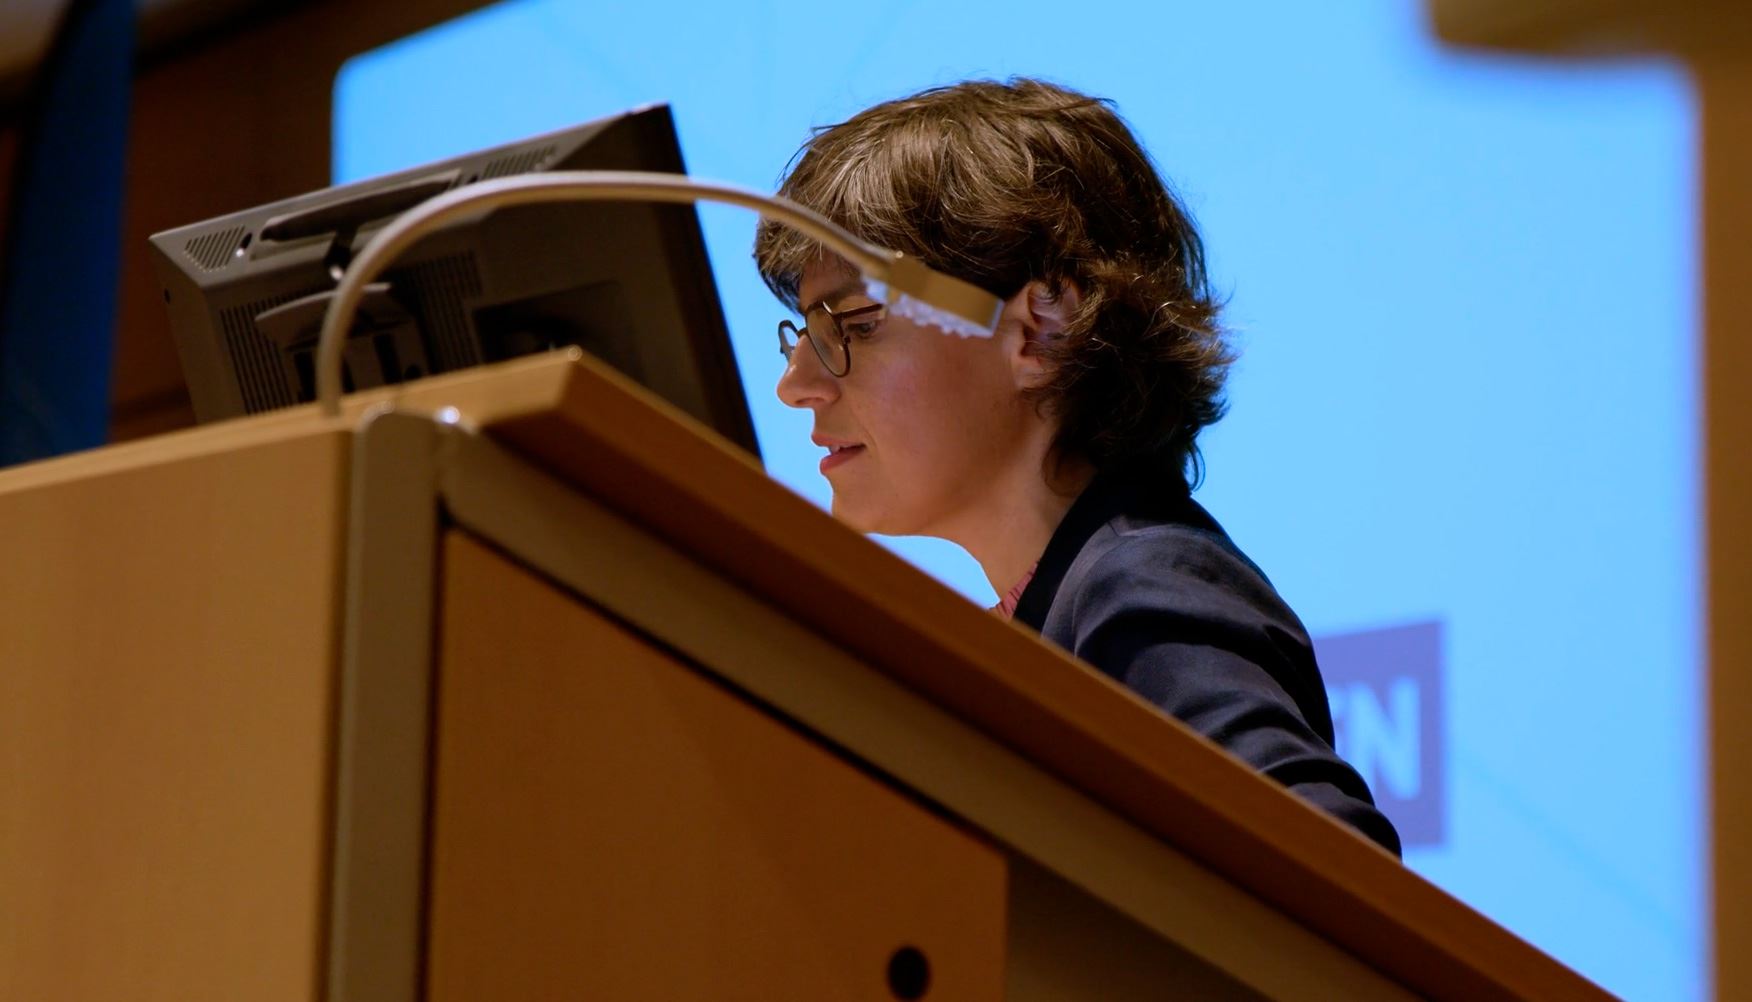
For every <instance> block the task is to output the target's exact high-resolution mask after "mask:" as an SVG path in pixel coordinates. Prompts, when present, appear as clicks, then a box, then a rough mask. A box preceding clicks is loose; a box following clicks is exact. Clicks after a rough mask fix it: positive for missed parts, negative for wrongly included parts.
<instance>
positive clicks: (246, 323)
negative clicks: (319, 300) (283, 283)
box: [219, 295, 298, 414]
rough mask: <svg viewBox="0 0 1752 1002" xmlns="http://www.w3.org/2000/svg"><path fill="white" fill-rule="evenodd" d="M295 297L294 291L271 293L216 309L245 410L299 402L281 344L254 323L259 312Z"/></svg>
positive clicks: (261, 409) (285, 405)
mask: <svg viewBox="0 0 1752 1002" xmlns="http://www.w3.org/2000/svg"><path fill="white" fill-rule="evenodd" d="M296 298H298V297H297V295H282V296H274V297H271V298H268V299H263V300H259V301H257V302H254V303H250V304H248V305H247V306H233V307H231V308H230V309H228V310H221V311H220V313H219V326H220V328H221V329H222V330H223V331H224V332H225V350H226V351H228V352H230V353H231V366H232V368H233V369H234V370H235V371H236V372H237V388H238V390H239V391H240V392H241V393H242V395H243V409H244V411H245V412H246V413H250V414H256V413H259V412H261V411H265V410H272V409H274V408H275V407H288V406H290V405H292V404H295V403H297V402H298V399H297V396H296V395H295V393H294V392H293V388H292V386H291V385H290V383H288V381H287V377H286V367H285V365H284V364H282V362H281V359H280V346H279V345H277V344H275V343H274V341H273V339H272V338H270V337H268V336H267V335H266V334H263V333H262V332H261V331H259V330H256V325H255V318H256V317H257V316H259V315H260V314H261V313H262V312H264V311H266V310H270V309H273V308H274V307H276V306H279V305H280V304H282V303H287V302H291V301H292V300H294V299H296Z"/></svg>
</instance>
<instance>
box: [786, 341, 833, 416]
mask: <svg viewBox="0 0 1752 1002" xmlns="http://www.w3.org/2000/svg"><path fill="white" fill-rule="evenodd" d="M778 394H779V399H780V400H781V401H783V402H784V403H785V405H786V406H788V407H819V406H821V405H822V404H827V403H832V402H833V401H834V400H835V399H836V398H837V397H838V396H839V380H838V379H837V378H835V377H834V375H833V373H831V372H828V371H827V366H825V365H822V364H821V359H820V358H818V357H816V354H815V350H814V346H813V345H808V344H804V343H803V342H802V341H799V342H797V347H796V348H794V349H793V350H792V351H791V358H790V360H789V361H788V362H786V363H785V371H784V372H783V373H781V374H780V375H779V385H778Z"/></svg>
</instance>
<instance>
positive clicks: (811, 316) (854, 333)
mask: <svg viewBox="0 0 1752 1002" xmlns="http://www.w3.org/2000/svg"><path fill="white" fill-rule="evenodd" d="M885 316H886V307H884V306H883V305H882V304H881V303H872V304H871V305H869V306H859V307H855V308H853V309H849V310H842V311H840V312H838V313H835V312H834V311H833V310H831V309H829V308H828V306H827V304H826V303H816V304H815V305H814V306H811V307H810V308H809V309H807V310H805V311H804V313H803V322H804V324H805V329H804V330H801V331H799V330H798V329H797V325H796V324H793V323H792V322H791V321H789V320H781V321H779V354H781V355H783V356H785V361H787V362H788V361H790V360H791V353H792V352H793V351H796V350H797V342H799V341H801V340H802V339H803V338H805V337H807V338H808V339H809V343H810V344H811V345H813V346H814V348H815V357H817V358H819V359H821V364H822V365H823V366H825V367H826V368H827V371H828V372H831V373H833V374H834V375H835V376H841V377H843V376H845V375H846V374H847V373H849V372H851V371H852V338H853V337H869V336H870V335H871V334H874V333H875V332H876V328H877V327H879V326H881V324H882V320H883V318H884V317H885Z"/></svg>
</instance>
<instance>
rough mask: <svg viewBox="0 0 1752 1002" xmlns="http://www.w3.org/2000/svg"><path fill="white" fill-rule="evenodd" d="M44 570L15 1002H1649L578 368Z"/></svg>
mask: <svg viewBox="0 0 1752 1002" xmlns="http://www.w3.org/2000/svg"><path fill="white" fill-rule="evenodd" d="M0 554H4V562H3V563H0V763H3V766H0V998H6V999H19V1000H24V999H32V1000H35V999H81V1000H83V999H120V998H126V999H133V1000H159V999H164V1000H169V999H175V1000H179V1002H186V1000H201V999H226V1000H232V999H250V1000H263V1002H265V1000H277V999H287V1000H293V999H297V1000H309V999H318V998H326V999H329V1000H331V1002H362V1000H372V1002H376V1000H385V1002H412V1000H414V999H417V998H428V999H433V1000H440V1002H447V1000H473V999H493V1000H501V999H504V1000H512V999H662V1000H669V999H749V1000H755V999H759V1000H773V999H807V1000H816V999H822V1000H827V999H869V1000H881V999H911V998H924V999H933V1000H971V1002H977V1000H986V999H991V1000H995V999H1012V1000H1036V999H1038V1000H1046V999H1054V1000H1056V999H1101V1000H1128V999H1163V998H1193V999H1229V998H1235V999H1254V998H1272V999H1310V1000H1322V1002H1327V1000H1335V999H1344V1000H1371V999H1382V1000H1385V999H1409V998H1418V997H1427V998H1438V999H1455V1000H1462V999H1463V1000H1468V1002H1475V1000H1490V999H1521V998H1526V999H1594V998H1604V997H1605V995H1604V993H1602V992H1600V991H1599V990H1598V989H1597V988H1595V987H1593V986H1592V985H1590V984H1589V983H1588V982H1586V981H1584V980H1583V979H1582V978H1580V977H1579V976H1577V975H1575V974H1574V973H1572V972H1570V971H1569V970H1567V969H1566V968H1564V967H1563V966H1561V965H1560V964H1558V963H1557V962H1555V961H1553V960H1552V959H1550V958H1548V957H1546V956H1544V955H1543V954H1541V953H1539V952H1538V951H1536V950H1534V949H1533V948H1532V947H1530V946H1528V945H1526V944H1525V943H1523V942H1521V941H1520V940H1518V939H1516V938H1515V937H1513V936H1511V935H1510V934H1508V933H1507V932H1505V931H1504V930H1502V929H1501V928H1499V927H1497V926H1495V925H1494V924H1492V923H1490V922H1489V921H1487V920H1486V919H1484V918H1482V917H1481V916H1479V915H1478V914H1476V913H1474V912H1473V911H1471V910H1469V909H1468V908H1466V907H1465V906H1463V905H1461V904H1460V903H1458V902H1456V901H1455V900H1453V899H1452V898H1450V897H1448V896H1447V895H1445V894H1444V893H1442V892H1441V891H1440V890H1438V889H1436V888H1435V887H1434V886H1432V885H1430V884H1429V883H1427V882H1425V881H1423V880H1422V879H1421V878H1419V877H1417V876H1416V875H1415V874H1413V873H1411V872H1410V871H1408V870H1406V869H1404V868H1403V867H1402V866H1401V865H1400V864H1399V863H1398V862H1397V861H1396V860H1394V859H1392V858H1391V857H1389V856H1388V855H1386V854H1385V853H1383V852H1381V851H1380V850H1378V849H1376V848H1375V847H1374V846H1373V845H1372V844H1370V843H1368V842H1366V841H1365V840H1363V839H1362V838H1361V837H1359V836H1356V835H1354V834H1352V833H1351V832H1350V831H1349V830H1348V829H1346V828H1344V827H1343V826H1341V825H1339V824H1338V823H1336V822H1334V821H1332V820H1330V819H1328V818H1327V817H1326V816H1324V815H1322V814H1320V813H1318V812H1317V811H1315V810H1313V809H1312V808H1309V807H1307V806H1306V805H1304V804H1302V803H1301V802H1300V801H1299V800H1297V799H1296V798H1294V797H1293V796H1291V795H1289V794H1288V793H1286V792H1284V791H1283V790H1281V789H1280V788H1278V787H1276V786H1275V785H1274V784H1272V783H1271V782H1269V781H1267V780H1266V779H1264V778H1262V777H1260V776H1258V775H1256V774H1254V773H1252V772H1251V771H1249V770H1248V769H1247V768H1246V767H1245V766H1244V765H1242V764H1241V763H1239V762H1238V761H1236V760H1233V759H1231V758H1230V757H1228V756H1227V755H1226V754H1224V753H1223V752H1221V751H1220V750H1218V749H1217V748H1216V747H1215V746H1213V745H1210V744H1209V743H1207V742H1205V741H1204V740H1202V739H1201V738H1199V737H1197V736H1196V735H1194V734H1192V733H1191V732H1190V731H1188V730H1186V729H1185V728H1183V727H1181V726H1180V725H1178V724H1177V723H1175V722H1173V721H1171V720H1169V719H1167V718H1166V717H1164V716H1162V715H1161V714H1159V713H1158V712H1157V711H1156V710H1155V709H1154V708H1152V707H1150V706H1148V705H1147V704H1145V703H1143V702H1141V701H1140V700H1138V699H1136V698H1134V697H1133V696H1131V695H1130V694H1129V693H1127V692H1126V691H1125V690H1123V689H1122V688H1120V687H1118V686H1116V685H1114V684H1113V683H1111V682H1109V681H1108V680H1106V679H1105V678H1104V677H1103V676H1101V675H1100V674H1098V673H1096V672H1094V671H1093V670H1091V669H1088V668H1086V667H1084V666H1082V665H1080V664H1078V663H1077V662H1075V661H1073V660H1072V659H1071V658H1069V657H1068V656H1066V655H1064V654H1062V653H1060V652H1058V651H1057V650H1056V649H1053V648H1051V647H1048V646H1047V645H1045V644H1044V643H1042V642H1040V641H1039V639H1038V638H1037V637H1035V636H1034V635H1032V634H1031V633H1029V632H1028V631H1026V630H1024V629H1022V628H1019V627H1016V626H1013V625H1011V624H1009V623H1006V622H1003V621H1001V620H999V619H998V618H996V617H994V616H991V615H990V614H988V613H986V612H984V611H983V610H980V609H978V608H975V607H974V606H973V605H971V604H969V603H967V602H965V601H964V600H962V599H961V598H960V597H958V596H956V595H955V594H953V593H952V592H950V591H948V590H947V589H945V588H943V587H941V586H940V585H938V584H936V583H935V582H933V581H931V580H929V579H927V578H926V577H924V576H923V575H921V574H919V573H918V572H917V571H915V570H913V569H912V568H911V567H909V566H907V565H906V564H905V563H903V562H902V561H900V560H899V559H898V558H896V557H894V556H892V555H890V554H889V553H888V552H887V551H885V550H883V549H882V548H881V547H879V546H877V545H875V544H874V543H871V542H869V541H868V540H865V539H863V538H862V537H860V536H858V535H857V534H855V533H853V532H851V531H848V530H847V529H845V528H844V527H843V526H841V525H839V524H838V523H836V522H834V521H833V520H832V519H831V518H829V517H828V516H827V515H826V514H824V513H822V512H821V511H819V510H818V509H816V508H814V507H813V506H811V505H810V504H808V503H807V502H805V501H804V500H802V499H800V498H798V497H796V496H795V495H792V494H790V493H789V492H788V491H786V490H785V489H783V488H782V487H780V486H778V485H776V484H774V483H772V482H771V481H769V480H768V479H767V478H766V477H765V476H764V475H763V474H762V472H761V471H760V470H759V469H758V468H757V467H756V466H754V465H753V464H752V463H751V462H749V461H748V460H747V458H746V457H744V456H743V455H741V454H740V453H738V452H736V451H735V450H733V449H731V448H730V447H729V446H727V445H726V444H724V443H723V442H722V441H721V440H719V439H718V438H717V437H716V436H714V435H713V434H711V433H710V432H708V431H706V430H704V429H702V428H700V427H698V426H697V425H695V424H693V423H692V422H691V421H689V420H688V419H686V418H685V417H683V416H681V415H680V414H679V413H678V412H676V411H674V410H673V409H671V408H669V407H667V406H666V405H664V404H663V403H661V402H659V401H657V400H655V399H654V398H652V397H651V396H650V395H648V394H646V393H645V392H644V391H642V390H641V389H639V388H638V387H636V386H634V385H632V384H631V383H629V382H627V381H626V380H624V379H622V378H620V377H619V376H618V375H616V374H614V373H612V372H610V371H608V370H606V369H604V368H602V367H600V366H599V365H597V364H595V363H594V362H591V361H589V360H587V359H583V358H581V357H578V356H575V355H573V356H562V355H553V356H548V357H544V358H539V359H529V360H523V361H520V362H515V363H510V364H506V365H502V366H497V367H493V368H488V369H482V370H478V371H474V372H470V373H464V374H458V375H454V376H450V377H444V378H439V379H432V380H427V381H424V382H421V383H417V384H411V385H409V386H407V387H404V388H401V389H400V390H396V391H388V392H377V393H374V394H365V395H359V396H356V397H354V398H351V399H350V400H349V401H348V410H347V414H346V416H345V417H344V418H343V419H340V420H333V421H325V420H323V419H322V418H321V417H320V416H319V415H318V414H317V413H316V411H315V409H314V408H308V407H307V408H302V409H298V410H294V411H286V412H281V413H277V414H272V415H266V416H261V417H256V418H250V419H245V420H239V421H233V422H227V423H223V424H219V425H213V426H209V427H206V428H201V429H196V430H192V431H186V432H181V433H177V434H173V435H168V436H163V437H160V438H156V439H151V440H147V441H145V442H141V443H137V444H132V445H126V446H118V447H113V448H110V449H104V450H100V451H97V452H93V453H88V454H84V455H78V456H73V457H69V458H65V459H60V460H55V461H51V462H46V463H41V464H38V465H35V466H29V467H24V468H20V469H17V470H13V471H10V472H7V473H4V474H0Z"/></svg>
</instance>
